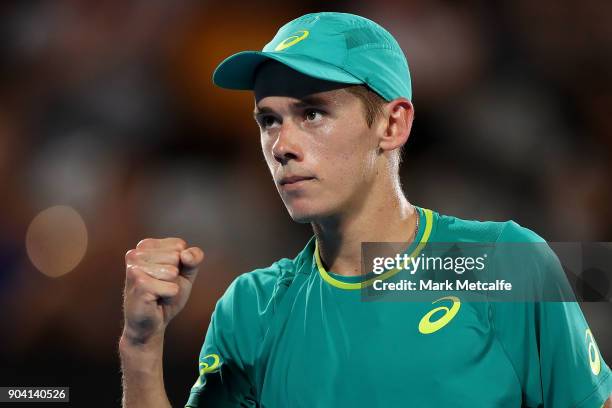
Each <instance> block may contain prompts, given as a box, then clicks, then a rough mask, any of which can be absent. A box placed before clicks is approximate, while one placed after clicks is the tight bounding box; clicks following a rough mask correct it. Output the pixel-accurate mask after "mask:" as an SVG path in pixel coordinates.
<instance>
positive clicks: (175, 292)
mask: <svg viewBox="0 0 612 408" xmlns="http://www.w3.org/2000/svg"><path fill="white" fill-rule="evenodd" d="M169 289H170V292H171V293H172V296H176V295H178V293H179V289H180V288H179V285H178V284H176V283H172V284H171V286H170V287H169Z"/></svg>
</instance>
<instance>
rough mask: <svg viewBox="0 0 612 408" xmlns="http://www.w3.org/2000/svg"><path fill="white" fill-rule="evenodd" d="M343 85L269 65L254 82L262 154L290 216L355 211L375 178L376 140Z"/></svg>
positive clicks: (358, 104)
mask: <svg viewBox="0 0 612 408" xmlns="http://www.w3.org/2000/svg"><path fill="white" fill-rule="evenodd" d="M345 86H346V85H342V84H337V83H332V82H328V81H321V80H318V79H315V78H312V77H308V76H305V75H302V74H300V73H298V72H297V71H294V70H292V69H290V68H288V67H286V66H285V65H282V64H280V63H277V62H266V63H265V64H264V65H263V66H262V67H261V68H260V69H259V70H258V73H257V77H256V81H255V88H254V91H255V102H256V105H255V119H256V121H257V123H258V125H259V129H260V133H261V146H262V149H263V154H264V157H265V160H266V163H267V164H268V167H269V169H270V172H271V173H272V177H273V178H274V182H275V184H276V188H277V189H278V192H279V193H280V196H281V198H282V200H283V202H284V203H285V206H286V207H287V210H288V211H289V214H290V215H291V217H292V218H293V219H294V220H295V221H298V222H313V221H317V220H318V219H322V218H325V217H333V216H336V215H340V214H342V213H343V212H346V211H351V209H355V208H359V205H360V203H361V202H362V200H363V199H364V197H366V195H367V193H368V191H369V190H370V188H371V186H372V184H373V183H374V178H375V175H376V162H377V157H378V154H379V153H378V151H379V149H378V138H377V135H376V131H375V128H376V127H375V126H373V127H372V128H370V127H368V125H367V123H366V119H365V115H364V109H363V105H362V102H361V100H360V99H359V98H358V97H357V96H355V95H353V94H351V93H349V92H348V91H346V89H345Z"/></svg>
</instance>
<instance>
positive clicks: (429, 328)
mask: <svg viewBox="0 0 612 408" xmlns="http://www.w3.org/2000/svg"><path fill="white" fill-rule="evenodd" d="M442 300H450V301H451V302H452V305H451V307H450V308H449V307H448V306H438V307H436V308H434V309H432V310H430V311H429V312H428V313H427V314H426V315H425V316H423V318H422V319H421V321H420V322H419V332H421V333H422V334H431V333H434V332H437V331H438V330H440V329H441V328H443V327H444V326H446V325H447V324H448V323H450V321H451V320H453V318H454V317H455V316H456V315H457V313H458V312H459V309H460V308H461V301H460V300H459V298H458V297H456V296H444V297H442V298H440V299H438V300H434V301H433V302H431V303H432V304H434V303H438V302H440V301H442ZM438 312H444V314H443V315H442V316H440V318H439V319H438V320H434V321H433V322H432V321H431V318H432V317H433V315H435V314H436V313H438Z"/></svg>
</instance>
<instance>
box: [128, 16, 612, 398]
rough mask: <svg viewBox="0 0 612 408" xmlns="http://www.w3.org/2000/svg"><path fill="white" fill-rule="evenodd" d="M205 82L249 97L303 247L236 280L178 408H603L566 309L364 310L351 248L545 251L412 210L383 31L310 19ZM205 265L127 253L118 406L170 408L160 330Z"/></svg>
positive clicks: (408, 121)
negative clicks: (394, 245) (499, 246)
mask: <svg viewBox="0 0 612 408" xmlns="http://www.w3.org/2000/svg"><path fill="white" fill-rule="evenodd" d="M214 81H215V83H216V84H217V85H219V86H222V87H226V88H231V89H250V90H253V91H254V94H255V119H256V121H257V123H258V125H259V128H260V133H261V144H262V149H263V153H264V157H265V160H266V162H267V164H268V167H269V169H270V171H271V174H272V177H273V180H274V182H275V184H276V187H277V189H278V191H279V194H280V195H281V197H282V199H283V202H284V203H285V206H286V207H287V210H288V211H289V213H290V215H291V217H292V218H293V219H294V220H295V221H297V222H301V223H310V224H311V225H312V227H313V230H314V237H313V238H312V239H311V240H310V241H309V242H308V243H307V244H306V247H305V248H304V249H303V250H302V251H301V252H300V253H299V254H298V255H297V256H296V257H295V258H293V259H281V260H279V261H277V262H275V263H274V264H272V265H271V266H269V267H267V268H263V269H257V270H254V271H252V272H250V273H247V274H243V275H241V276H239V277H238V278H237V279H236V280H235V281H234V282H233V283H232V284H231V286H230V287H229V288H228V289H227V292H226V293H225V294H224V295H223V297H222V298H221V299H220V300H219V301H218V303H217V306H216V308H215V311H214V314H213V316H212V320H211V323H210V326H209V328H208V332H207V334H206V340H205V342H204V345H203V347H202V351H201V354H200V359H199V378H198V380H197V382H196V383H195V385H194V386H193V388H192V390H191V394H190V396H189V400H188V402H187V406H188V407H225V406H231V407H239V406H261V407H345V406H346V407H349V406H350V407H366V406H367V407H371V406H377V407H394V406H414V407H433V406H465V407H520V406H529V407H531V406H533V407H536V406H551V407H570V406H571V407H597V408H599V407H602V406H603V405H604V403H605V402H606V400H607V398H608V396H609V395H610V392H611V391H612V376H611V374H610V369H609V368H608V366H607V365H606V364H605V363H604V362H603V360H602V359H601V356H600V354H599V351H598V349H597V346H596V344H595V341H594V339H593V336H592V334H591V332H590V330H589V328H588V326H587V323H586V322H585V320H584V317H583V316H582V313H581V311H580V308H579V307H578V305H577V304H576V303H572V302H475V303H469V302H466V301H464V300H463V299H461V298H460V297H457V296H446V297H442V298H441V299H437V300H436V301H435V302H434V304H432V303H429V302H364V301H362V293H361V291H360V290H359V289H361V288H364V287H369V286H371V285H372V283H373V281H372V279H371V278H368V277H367V276H366V277H364V276H363V275H362V273H361V261H362V260H361V256H362V254H361V243H362V242H405V243H408V244H409V245H408V249H407V252H408V253H411V254H417V253H418V252H419V251H421V250H422V249H423V248H424V247H426V246H427V245H428V244H430V243H434V242H452V243H471V242H475V243H479V242H483V243H516V242H527V243H542V242H543V240H542V238H540V237H539V236H538V235H536V234H535V233H533V232H531V231H529V230H527V229H525V228H522V227H520V226H519V225H517V224H516V223H514V222H512V221H509V222H504V223H499V222H477V221H466V220H461V219H458V218H455V217H449V216H444V215H440V214H438V213H436V212H434V211H431V210H427V209H424V208H419V207H415V206H413V205H412V204H410V203H409V202H408V200H407V198H406V197H405V196H404V194H403V192H402V189H401V187H400V180H399V175H398V168H399V163H400V150H401V148H402V146H403V145H404V144H405V143H406V141H407V139H408V136H409V134H410V128H411V125H412V120H413V116H414V111H413V106H412V103H411V85H410V76H409V72H408V66H407V63H406V59H405V57H404V55H403V53H402V51H401V49H400V47H399V45H398V44H397V42H396V41H395V39H394V38H393V37H392V36H391V35H390V34H389V33H388V32H387V31H385V30H384V29H383V28H382V27H380V26H378V25H377V24H375V23H373V22H372V21H370V20H367V19H365V18H362V17H359V16H354V15H350V14H341V13H317V14H309V15H305V16H302V17H300V18H298V19H296V20H293V21H291V22H290V23H288V24H286V25H285V26H283V27H282V28H281V29H280V30H279V32H278V33H277V35H276V36H275V37H274V39H273V40H272V41H271V42H270V43H269V44H267V45H266V46H265V47H264V49H263V51H262V52H254V51H249V52H243V53H239V54H236V55H234V56H232V57H230V58H228V59H226V60H225V61H224V62H223V63H221V65H220V66H219V67H218V68H217V70H216V72H215V74H214ZM202 259H203V253H202V251H201V250H200V249H199V248H195V247H192V248H188V247H187V245H186V243H185V242H184V241H182V240H181V239H178V238H167V239H161V240H156V239H147V240H144V241H141V242H140V243H139V244H138V246H137V247H136V248H135V249H133V250H131V251H129V252H128V253H127V255H126V263H127V279H126V290H125V305H124V307H125V329H124V332H123V335H122V337H121V340H120V352H121V357H122V365H123V372H124V406H126V407H140V406H142V407H167V406H169V403H168V399H167V397H166V394H165V391H164V384H163V376H162V349H163V337H164V331H165V327H166V326H167V324H168V322H169V321H170V320H171V319H172V318H173V317H174V316H175V315H176V313H178V312H179V311H180V310H181V309H182V307H183V306H184V304H185V302H186V301H187V298H188V296H189V292H190V290H191V284H192V282H193V279H194V278H195V273H196V271H197V268H198V265H199V264H200V262H201V261H202ZM552 263H553V264H554V262H552ZM550 265H551V261H550V253H545V254H543V255H542V256H541V257H539V256H534V257H533V258H532V259H529V260H526V261H525V263H524V266H525V267H526V268H527V269H529V270H530V272H532V273H533V274H534V276H535V275H537V274H540V273H545V272H546V269H547V268H549V267H550ZM417 273H418V272H417ZM386 277H388V275H384V274H383V275H381V276H380V280H385V279H386ZM608 403H609V402H608ZM606 406H608V405H606Z"/></svg>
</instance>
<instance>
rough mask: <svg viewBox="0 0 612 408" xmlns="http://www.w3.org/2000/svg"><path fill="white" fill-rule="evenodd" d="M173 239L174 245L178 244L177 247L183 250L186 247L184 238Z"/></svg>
mask: <svg viewBox="0 0 612 408" xmlns="http://www.w3.org/2000/svg"><path fill="white" fill-rule="evenodd" d="M175 240H176V245H177V246H178V248H179V249H181V250H183V249H186V248H187V242H185V240H184V239H182V238H175Z"/></svg>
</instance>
